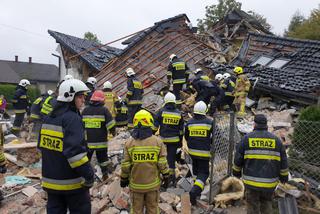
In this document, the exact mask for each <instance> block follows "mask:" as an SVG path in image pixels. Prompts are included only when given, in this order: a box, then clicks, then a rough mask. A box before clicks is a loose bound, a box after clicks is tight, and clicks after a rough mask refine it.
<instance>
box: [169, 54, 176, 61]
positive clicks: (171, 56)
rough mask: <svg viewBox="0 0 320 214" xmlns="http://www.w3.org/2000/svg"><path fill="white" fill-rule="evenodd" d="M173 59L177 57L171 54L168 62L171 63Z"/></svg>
mask: <svg viewBox="0 0 320 214" xmlns="http://www.w3.org/2000/svg"><path fill="white" fill-rule="evenodd" d="M175 57H177V55H175V54H171V55H170V56H169V59H170V61H172V60H173V59H174V58H175Z"/></svg>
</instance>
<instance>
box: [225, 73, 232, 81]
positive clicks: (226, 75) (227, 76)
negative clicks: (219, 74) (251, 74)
mask: <svg viewBox="0 0 320 214" xmlns="http://www.w3.org/2000/svg"><path fill="white" fill-rule="evenodd" d="M229 77H231V75H230V74H229V73H224V74H223V79H225V80H226V79H228V78H229Z"/></svg>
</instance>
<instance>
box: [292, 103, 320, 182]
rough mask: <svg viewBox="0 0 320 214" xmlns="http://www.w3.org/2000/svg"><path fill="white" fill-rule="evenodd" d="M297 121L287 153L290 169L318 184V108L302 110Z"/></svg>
mask: <svg viewBox="0 0 320 214" xmlns="http://www.w3.org/2000/svg"><path fill="white" fill-rule="evenodd" d="M298 119H299V120H298V123H297V124H296V126H295V129H294V132H293V139H292V140H293V145H292V147H291V149H290V152H289V157H290V159H292V160H291V164H290V168H291V169H292V170H295V171H298V172H300V173H302V174H304V175H306V176H308V177H311V178H313V179H315V180H317V181H318V182H320V174H319V167H320V107H317V106H310V107H308V108H306V109H303V110H302V111H301V114H300V116H299V118H298ZM297 161H298V162H300V164H296V163H297ZM307 165H308V166H309V167H306V166H307ZM311 169H312V170H311Z"/></svg>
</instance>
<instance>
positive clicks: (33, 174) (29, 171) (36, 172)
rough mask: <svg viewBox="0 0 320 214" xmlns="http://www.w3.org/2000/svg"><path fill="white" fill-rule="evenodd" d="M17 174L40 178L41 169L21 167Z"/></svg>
mask: <svg viewBox="0 0 320 214" xmlns="http://www.w3.org/2000/svg"><path fill="white" fill-rule="evenodd" d="M17 175H20V176H24V177H27V178H37V179H40V178H41V171H40V169H29V168H23V169H22V170H20V171H19V172H18V173H17Z"/></svg>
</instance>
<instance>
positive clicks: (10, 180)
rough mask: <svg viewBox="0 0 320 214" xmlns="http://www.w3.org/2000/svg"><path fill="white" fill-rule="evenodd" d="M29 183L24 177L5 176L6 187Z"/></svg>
mask: <svg viewBox="0 0 320 214" xmlns="http://www.w3.org/2000/svg"><path fill="white" fill-rule="evenodd" d="M28 183H31V180H30V179H29V178H26V177H24V176H19V175H13V176H6V177H5V184H6V185H24V184H28Z"/></svg>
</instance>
